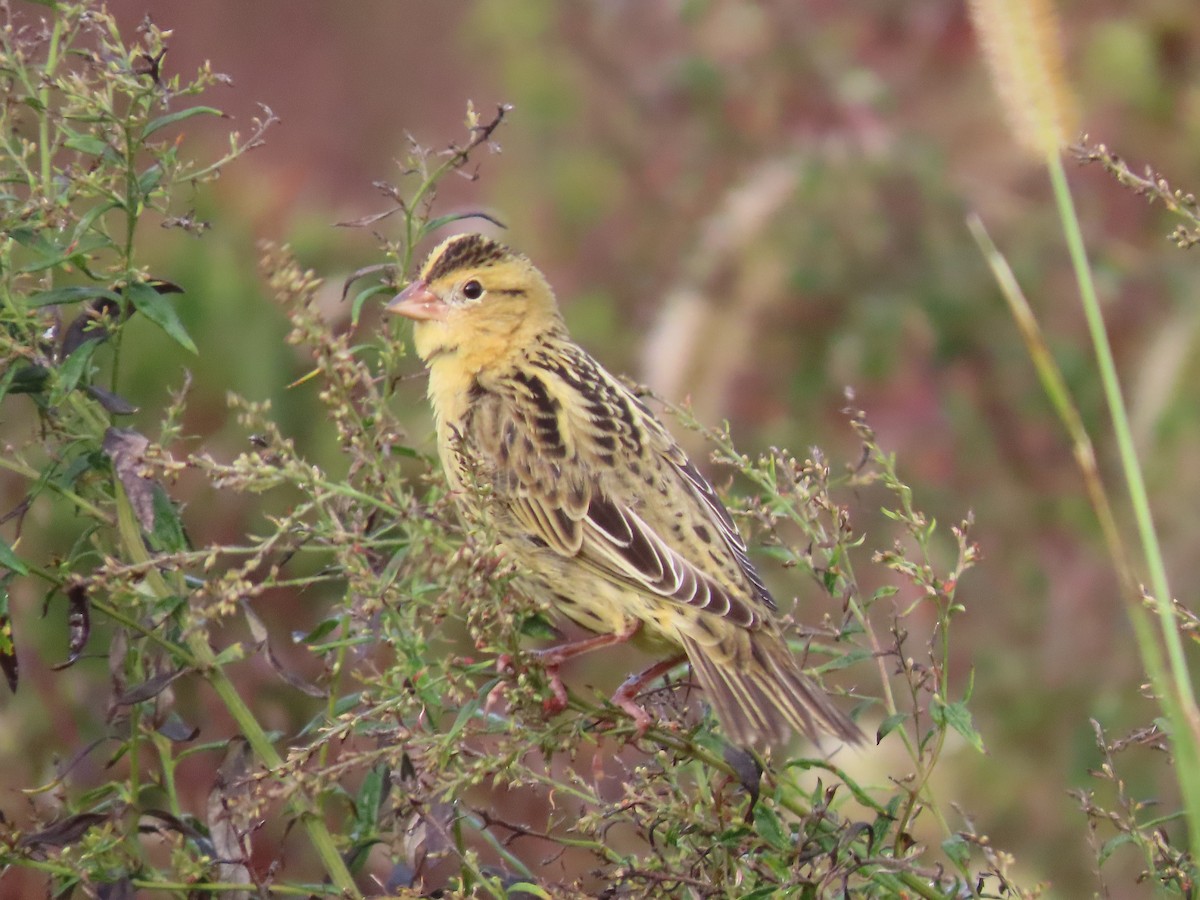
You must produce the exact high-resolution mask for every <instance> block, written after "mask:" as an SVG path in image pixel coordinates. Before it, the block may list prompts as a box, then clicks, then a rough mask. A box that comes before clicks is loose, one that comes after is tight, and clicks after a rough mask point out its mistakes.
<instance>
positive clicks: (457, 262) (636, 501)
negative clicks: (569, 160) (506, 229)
mask: <svg viewBox="0 0 1200 900" xmlns="http://www.w3.org/2000/svg"><path fill="white" fill-rule="evenodd" d="M387 309H388V311H389V312H392V313H396V314H398V315H401V316H406V317H408V318H410V319H413V320H414V322H415V325H414V330H413V340H414V345H415V348H416V352H417V354H418V356H420V358H421V359H422V360H423V361H424V363H425V365H426V366H427V367H428V369H429V399H430V401H431V403H432V405H433V410H434V415H435V418H436V420H437V434H438V451H439V454H440V456H441V460H442V464H443V466H444V467H445V470H446V475H447V477H448V479H449V482H450V485H451V487H452V489H453V490H454V492H455V494H456V496H457V498H458V501H459V502H460V503H463V504H467V505H468V506H469V507H470V506H473V508H475V509H476V510H478V509H480V508H481V505H482V508H483V511H484V513H485V515H487V517H488V518H489V520H490V521H491V523H492V524H493V526H494V528H495V529H496V532H497V534H498V536H499V538H500V540H501V541H502V543H503V545H504V546H505V548H506V549H507V550H508V551H509V552H510V553H512V554H514V555H515V556H516V558H517V559H518V561H519V562H520V563H521V564H522V567H523V568H524V569H525V570H526V571H527V573H528V575H527V578H528V584H527V587H528V588H529V589H531V590H533V591H535V592H538V593H540V594H541V595H542V596H544V597H547V598H548V599H549V600H550V602H551V605H552V606H553V607H554V608H556V609H557V610H558V611H559V612H561V613H562V614H563V615H565V616H566V617H567V618H568V619H571V620H573V621H574V622H576V623H578V624H579V625H582V626H583V627H584V628H586V629H588V630H590V631H593V632H596V633H597V635H598V636H596V637H593V638H591V639H589V640H584V641H577V642H575V643H571V644H565V645H563V646H562V647H557V648H552V649H550V650H545V651H541V657H542V661H543V664H544V665H545V666H546V668H547V670H548V671H549V673H550V675H551V676H552V687H553V689H554V692H555V696H556V702H554V703H553V704H552V706H553V707H556V708H561V707H562V706H564V705H565V703H566V692H565V690H564V688H563V687H562V682H561V681H560V680H559V678H558V667H559V666H560V665H561V664H562V662H563V661H565V660H566V659H569V658H571V657H573V656H576V655H578V654H579V653H582V652H587V651H589V650H594V649H596V648H598V647H603V646H607V645H611V644H615V643H619V642H623V641H627V640H630V639H631V638H633V637H634V636H635V635H636V636H637V637H638V643H639V644H640V645H641V646H643V647H646V648H647V649H650V650H651V651H653V652H655V653H657V654H659V655H665V656H668V657H669V658H667V659H665V660H664V661H663V662H660V663H657V664H656V665H654V666H651V667H650V668H649V669H647V670H646V671H645V672H643V673H641V674H639V675H636V676H633V677H631V678H630V679H629V680H628V681H626V682H625V684H623V685H622V686H621V688H620V689H619V690H618V691H617V693H616V694H615V695H614V697H613V702H614V703H616V704H617V705H618V706H620V707H621V708H622V709H624V710H625V711H626V712H627V713H628V714H629V715H630V716H632V717H633V719H634V720H635V722H636V723H637V725H638V728H639V730H640V731H644V730H645V729H646V727H647V726H648V725H649V723H650V717H649V715H648V714H647V713H646V711H645V710H644V709H642V708H641V707H640V706H639V705H638V704H637V703H636V697H637V695H638V693H639V691H640V690H641V689H642V688H643V687H644V686H645V685H646V684H648V683H650V681H652V680H653V679H655V678H658V677H660V676H662V675H663V674H665V673H666V672H667V671H669V670H670V669H671V668H672V667H673V666H675V665H678V664H679V663H680V662H681V661H682V660H683V659H684V658H686V659H687V660H688V662H690V663H691V667H692V670H693V672H694V673H695V676H696V678H697V679H698V680H699V682H700V685H701V686H702V687H703V689H704V691H705V692H706V694H707V696H708V699H709V701H710V702H711V703H712V706H713V708H714V709H715V710H716V713H717V718H718V720H719V722H720V724H721V726H722V728H723V729H724V731H725V732H726V734H727V735H728V737H729V738H730V739H732V741H733V742H734V743H736V744H739V745H742V746H760V747H761V746H763V745H771V744H778V743H780V742H782V741H783V740H785V739H786V737H787V735H788V734H789V733H790V732H792V731H801V732H805V733H807V734H809V735H810V736H812V737H814V738H816V737H817V736H818V735H819V734H820V733H821V732H829V733H832V734H834V735H836V736H837V737H839V738H842V739H844V740H847V741H852V742H857V741H859V740H860V739H861V733H860V732H859V730H858V727H857V726H856V725H855V724H854V723H853V722H852V721H851V720H850V719H849V717H847V716H846V715H845V714H844V713H843V712H841V711H840V710H839V709H838V708H837V707H836V706H834V704H833V703H832V702H831V701H830V699H829V698H828V697H827V696H826V694H825V693H824V691H823V690H822V689H821V688H820V687H819V686H818V685H817V684H816V683H815V682H814V681H813V680H812V679H811V678H809V677H808V676H807V675H805V674H804V673H802V672H801V671H800V667H799V664H798V662H797V660H796V658H795V657H794V656H793V654H792V653H791V651H790V650H789V649H788V646H787V644H786V642H785V641H784V639H783V636H782V634H781V632H780V629H779V626H778V624H777V622H776V612H775V611H776V606H775V601H774V600H773V599H772V598H771V595H770V593H768V591H767V589H766V587H765V586H764V584H763V582H762V579H761V578H760V577H759V575H758V573H757V572H756V571H755V569H754V566H753V564H752V563H751V562H750V558H749V556H748V555H747V552H746V544H745V543H744V542H743V540H742V538H741V536H740V535H739V534H738V531H737V527H736V526H735V525H734V523H733V520H732V519H731V518H730V516H729V513H728V511H727V510H726V509H725V507H724V505H723V504H722V503H721V500H720V499H719V498H718V497H717V495H716V493H715V492H714V491H713V488H712V486H711V485H710V484H709V483H708V481H707V480H706V479H705V477H704V476H703V475H701V474H700V472H699V470H697V469H696V467H695V466H694V465H693V464H692V463H691V462H690V461H689V460H688V458H687V456H686V455H684V453H683V451H682V450H681V449H680V448H679V445H678V444H676V443H675V441H674V440H673V439H672V438H671V436H670V435H669V434H668V433H667V430H666V429H665V428H664V427H663V425H662V424H661V423H660V422H659V421H658V419H656V418H655V417H654V415H653V413H651V412H650V410H648V409H647V408H646V407H645V406H644V405H643V404H642V403H641V401H639V400H638V399H637V397H635V396H634V395H633V394H632V393H630V391H629V390H627V389H626V388H625V387H624V386H622V384H621V383H620V382H619V381H618V380H617V379H616V378H614V377H613V376H612V375H610V374H609V373H608V372H607V371H605V370H604V368H603V367H601V366H600V364H599V363H597V362H596V361H595V360H594V359H592V357H591V356H589V355H588V354H587V353H586V352H585V351H584V350H583V349H582V348H580V347H579V345H577V344H576V343H574V342H573V341H572V340H571V337H570V335H569V334H568V333H567V329H566V326H565V325H564V323H563V320H562V317H561V316H560V314H559V311H558V305H557V303H556V301H555V298H554V293H553V291H552V290H551V289H550V285H549V284H547V282H546V279H545V277H544V276H543V275H542V273H541V272H539V271H538V270H537V269H536V268H535V267H534V266H533V264H532V263H531V262H530V261H529V260H528V259H526V258H525V257H524V256H521V255H520V254H517V253H514V252H513V251H512V250H509V249H508V248H507V247H504V246H503V245H501V244H499V243H497V242H495V241H493V240H491V239H489V238H486V237H484V236H482V235H478V234H462V235H457V236H455V237H452V238H450V239H449V240H447V241H445V242H443V243H442V244H441V245H440V246H439V247H437V248H436V249H435V250H434V251H433V252H432V253H431V254H430V255H429V258H428V260H426V262H425V265H424V267H423V268H422V269H421V273H420V275H419V276H418V277H417V279H416V280H415V281H413V282H412V283H411V284H410V285H409V286H408V287H407V288H405V290H404V291H403V292H402V293H400V294H399V295H397V296H396V298H395V299H394V300H392V302H391V303H390V304H389V305H388V307H387ZM480 486H483V487H484V488H485V489H484V490H479V489H478V488H479V487H480Z"/></svg>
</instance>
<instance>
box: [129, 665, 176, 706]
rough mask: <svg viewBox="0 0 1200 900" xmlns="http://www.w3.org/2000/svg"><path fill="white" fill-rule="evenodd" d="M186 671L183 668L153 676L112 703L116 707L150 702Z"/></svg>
mask: <svg viewBox="0 0 1200 900" xmlns="http://www.w3.org/2000/svg"><path fill="white" fill-rule="evenodd" d="M186 671H188V670H187V669H186V668H183V669H176V670H175V671H174V672H164V673H162V674H161V675H155V676H154V677H153V678H151V679H149V680H148V681H143V682H142V683H141V684H139V685H138V686H137V687H133V688H130V689H129V690H127V691H126V692H125V693H123V694H121V695H120V696H119V697H117V699H116V700H114V701H113V702H114V703H115V704H116V705H117V706H133V704H135V703H142V702H144V701H146V700H150V699H152V698H154V697H157V696H158V695H159V694H161V693H162V692H163V691H165V690H166V689H167V688H168V687H170V686H171V682H173V681H174V680H175V679H176V678H178V677H179V676H180V675H182V674H183V673H184V672H186Z"/></svg>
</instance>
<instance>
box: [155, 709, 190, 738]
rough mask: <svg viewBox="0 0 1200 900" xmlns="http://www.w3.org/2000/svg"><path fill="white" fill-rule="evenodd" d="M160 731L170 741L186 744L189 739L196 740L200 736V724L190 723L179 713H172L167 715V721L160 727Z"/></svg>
mask: <svg viewBox="0 0 1200 900" xmlns="http://www.w3.org/2000/svg"><path fill="white" fill-rule="evenodd" d="M158 733H159V734H161V735H162V736H163V737H165V738H166V739H167V740H169V741H174V742H175V743H177V744H186V743H187V742H188V741H194V740H195V739H196V738H197V737H199V735H200V726H199V725H188V723H187V722H185V721H183V719H181V718H180V717H179V715H178V714H177V713H171V714H170V715H169V716H168V717H167V721H165V722H163V723H162V725H160V726H159V727H158Z"/></svg>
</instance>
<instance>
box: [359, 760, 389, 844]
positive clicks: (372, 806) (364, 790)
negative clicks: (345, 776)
mask: <svg viewBox="0 0 1200 900" xmlns="http://www.w3.org/2000/svg"><path fill="white" fill-rule="evenodd" d="M387 774H388V767H387V766H385V765H383V764H382V763H381V764H379V765H377V766H375V767H374V768H373V769H371V771H370V772H368V773H367V775H366V777H365V778H364V779H363V783H362V786H361V787H360V788H359V789H358V797H356V798H355V800H354V821H355V831H356V832H357V836H358V837H360V838H361V837H362V836H363V835H365V834H368V833H370V832H371V831H374V830H375V829H376V827H377V825H378V822H379V808H380V806H381V805H382V804H383V798H384V796H385V794H386V778H387Z"/></svg>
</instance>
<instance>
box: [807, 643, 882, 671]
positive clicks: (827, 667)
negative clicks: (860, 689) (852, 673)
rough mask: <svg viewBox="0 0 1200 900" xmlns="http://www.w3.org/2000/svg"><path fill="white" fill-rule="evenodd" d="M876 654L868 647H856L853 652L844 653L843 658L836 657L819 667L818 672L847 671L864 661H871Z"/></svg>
mask: <svg viewBox="0 0 1200 900" xmlns="http://www.w3.org/2000/svg"><path fill="white" fill-rule="evenodd" d="M873 655H874V654H872V652H871V651H870V650H869V649H868V648H866V647H855V648H853V649H852V650H849V651H847V652H846V653H843V654H842V655H841V656H836V657H834V658H833V659H831V660H830V661H829V662H827V663H824V664H823V665H820V666H817V668H816V669H815V670H814V671H816V672H836V671H837V670H838V669H846V668H849V667H850V666H852V665H854V664H855V663H860V662H862V661H863V660H864V659H870V658H871V657H872V656H873Z"/></svg>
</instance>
